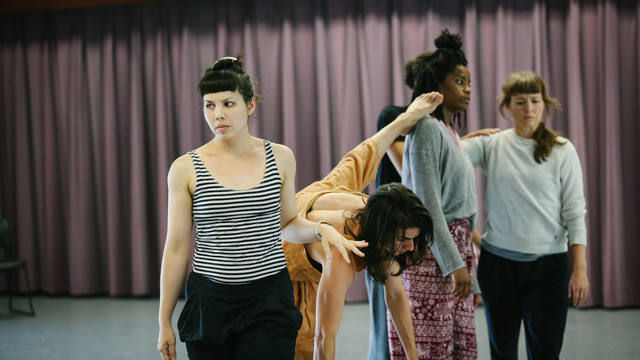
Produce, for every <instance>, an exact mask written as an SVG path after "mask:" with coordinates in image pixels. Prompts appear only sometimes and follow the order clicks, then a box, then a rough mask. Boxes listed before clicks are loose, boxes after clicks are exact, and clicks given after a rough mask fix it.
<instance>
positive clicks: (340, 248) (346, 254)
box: [336, 242, 351, 264]
mask: <svg viewBox="0 0 640 360" xmlns="http://www.w3.org/2000/svg"><path fill="white" fill-rule="evenodd" d="M336 248H337V249H338V251H340V254H342V257H343V258H344V261H346V262H347V264H351V259H349V252H348V251H347V249H345V247H344V245H343V244H342V242H340V243H339V244H338V245H337V246H336Z"/></svg>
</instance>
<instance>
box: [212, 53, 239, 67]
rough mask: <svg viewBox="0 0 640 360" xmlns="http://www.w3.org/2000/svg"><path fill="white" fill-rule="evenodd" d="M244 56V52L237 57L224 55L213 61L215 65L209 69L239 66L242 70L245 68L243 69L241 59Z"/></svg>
mask: <svg viewBox="0 0 640 360" xmlns="http://www.w3.org/2000/svg"><path fill="white" fill-rule="evenodd" d="M243 57H244V54H243V53H240V54H238V55H237V56H236V57H233V56H225V57H222V58H220V59H218V60H216V62H215V63H213V65H212V66H211V67H210V68H209V70H214V71H220V70H227V69H233V68H234V67H235V68H239V69H240V71H242V70H243V69H242V61H241V59H242V58H243ZM235 70H237V69H235Z"/></svg>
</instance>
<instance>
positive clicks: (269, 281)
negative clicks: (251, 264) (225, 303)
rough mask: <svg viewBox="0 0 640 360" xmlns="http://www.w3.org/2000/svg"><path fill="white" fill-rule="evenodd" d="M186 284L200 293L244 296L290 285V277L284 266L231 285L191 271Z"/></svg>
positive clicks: (253, 295)
mask: <svg viewBox="0 0 640 360" xmlns="http://www.w3.org/2000/svg"><path fill="white" fill-rule="evenodd" d="M187 284H188V285H192V286H193V287H195V288H196V289H197V290H198V291H200V292H201V293H203V294H205V295H208V296H212V297H221V296H226V297H229V296H233V297H237V298H245V297H255V296H258V295H261V294H263V293H265V292H268V291H271V290H273V288H275V287H278V286H282V285H286V284H289V285H290V286H291V278H290V277H289V270H287V268H286V267H285V268H283V269H282V270H281V271H280V272H278V273H277V274H275V275H271V276H267V277H265V278H262V279H258V280H254V281H252V282H249V283H246V284H238V285H235V284H234V285H231V284H223V283H217V282H213V281H211V280H209V279H208V278H206V277H204V276H203V275H201V274H198V273H195V272H193V271H192V272H191V273H189V278H188V280H187Z"/></svg>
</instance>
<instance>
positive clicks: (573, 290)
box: [569, 286, 589, 306]
mask: <svg viewBox="0 0 640 360" xmlns="http://www.w3.org/2000/svg"><path fill="white" fill-rule="evenodd" d="M569 296H573V306H579V305H580V304H582V303H583V302H584V301H585V300H586V299H587V297H588V296H589V289H588V288H587V289H584V288H579V287H577V286H576V287H574V286H570V287H569Z"/></svg>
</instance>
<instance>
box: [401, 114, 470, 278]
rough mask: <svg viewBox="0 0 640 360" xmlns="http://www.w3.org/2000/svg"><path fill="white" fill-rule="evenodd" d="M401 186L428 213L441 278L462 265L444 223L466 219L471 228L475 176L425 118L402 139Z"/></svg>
mask: <svg viewBox="0 0 640 360" xmlns="http://www.w3.org/2000/svg"><path fill="white" fill-rule="evenodd" d="M402 183H403V184H404V185H405V186H407V187H408V188H409V189H411V190H412V191H413V192H414V193H415V194H416V195H417V196H418V197H419V198H420V200H422V202H423V203H424V205H425V207H426V208H427V210H429V213H430V214H431V218H432V219H433V226H434V244H433V246H432V247H431V249H432V250H433V253H434V255H435V257H436V260H437V261H438V265H439V266H440V270H442V275H443V276H448V275H450V274H451V273H452V272H454V271H455V270H458V269H460V268H462V267H464V266H465V264H464V262H463V261H462V257H461V256H460V252H459V251H458V248H457V247H456V245H455V243H454V242H453V238H452V237H451V234H450V232H449V227H448V226H447V223H449V222H451V221H453V220H455V219H469V220H470V227H471V228H470V229H469V230H470V231H471V230H473V229H474V228H475V225H476V224H475V223H476V212H477V209H478V202H477V198H476V196H477V195H476V182H475V173H474V170H473V166H472V165H471V161H470V160H469V157H468V156H467V155H466V153H464V152H463V151H462V150H461V149H460V148H459V147H458V145H457V144H456V142H455V141H454V140H453V138H452V137H451V135H450V134H449V132H448V131H447V129H446V128H445V127H444V126H443V125H442V124H441V123H440V122H439V121H438V120H436V119H434V118H433V117H431V116H427V117H425V118H423V119H421V120H420V121H418V123H417V124H416V126H415V128H414V129H413V131H412V132H411V133H410V134H409V135H408V136H407V137H406V139H405V145H404V156H403V160H402Z"/></svg>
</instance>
